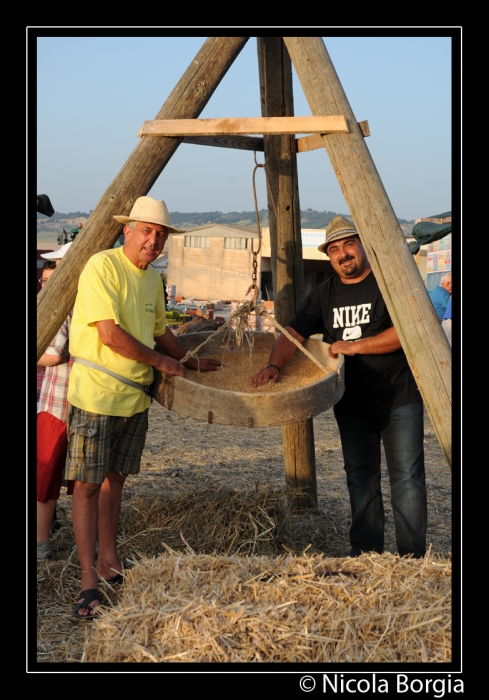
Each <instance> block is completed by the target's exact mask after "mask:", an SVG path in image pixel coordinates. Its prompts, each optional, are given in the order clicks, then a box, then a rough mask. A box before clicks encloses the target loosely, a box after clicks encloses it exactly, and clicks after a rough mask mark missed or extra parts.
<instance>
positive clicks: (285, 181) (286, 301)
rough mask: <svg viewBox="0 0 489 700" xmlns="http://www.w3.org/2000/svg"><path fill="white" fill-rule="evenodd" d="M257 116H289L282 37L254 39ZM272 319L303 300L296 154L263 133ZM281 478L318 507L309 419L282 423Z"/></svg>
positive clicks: (282, 139)
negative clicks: (258, 95)
mask: <svg viewBox="0 0 489 700" xmlns="http://www.w3.org/2000/svg"><path fill="white" fill-rule="evenodd" d="M258 65H259V75H260V95H261V108H262V114H263V115H264V116H265V117H275V116H277V117H280V116H281V117H291V116H292V115H293V114H294V101H293V93H292V65H291V62H290V58H289V55H288V54H287V51H286V49H285V45H284V43H283V41H282V39H281V37H258ZM264 143H265V158H266V163H267V168H266V169H267V175H268V180H269V183H270V188H269V190H268V217H269V225H270V247H271V263H272V278H273V293H274V304H275V317H276V319H277V321H278V322H279V323H280V324H282V325H283V326H284V325H285V324H286V323H287V322H288V321H289V320H290V319H291V318H292V316H293V315H294V314H295V312H296V311H297V309H298V308H299V306H300V304H301V303H302V301H303V298H304V272H303V262H302V238H301V218H300V204H299V187H298V174H297V155H296V147H295V139H294V138H293V136H264ZM282 438H283V445H284V467H285V482H286V485H287V487H288V488H289V489H291V490H292V489H293V491H294V492H296V493H297V490H300V491H301V492H302V493H301V495H296V494H295V495H293V496H292V498H291V502H292V503H293V505H295V506H297V507H305V508H316V507H317V484H316V461H315V453H314V430H313V421H312V418H309V419H307V420H305V421H300V422H299V423H293V424H291V425H284V426H282Z"/></svg>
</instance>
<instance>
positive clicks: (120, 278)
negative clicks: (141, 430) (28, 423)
mask: <svg viewBox="0 0 489 700" xmlns="http://www.w3.org/2000/svg"><path fill="white" fill-rule="evenodd" d="M107 319H112V320H113V321H114V322H115V323H116V324H117V325H118V326H120V327H121V328H123V329H124V330H125V331H127V332H128V333H129V334H130V335H132V336H133V337H134V338H136V339H137V340H139V341H140V342H141V343H143V344H144V345H147V346H148V347H150V348H152V347H153V346H154V338H155V337H158V336H160V335H163V333H164V332H165V328H166V314H165V296H164V291H163V283H162V280H161V277H160V276H159V275H158V273H157V272H156V270H155V269H154V268H153V267H151V265H150V266H149V267H148V268H147V269H146V270H140V269H139V268H137V267H136V266H135V265H133V264H132V263H131V262H130V261H129V260H128V258H127V257H126V255H125V253H124V250H123V248H122V247H121V248H114V249H112V250H105V251H103V252H101V253H97V254H95V255H93V256H92V257H91V258H90V260H89V261H88V262H87V264H86V266H85V268H84V270H83V272H82V274H81V275H80V281H79V283H78V294H77V298H76V302H75V307H74V310H73V319H72V322H71V331H70V340H69V350H70V354H71V355H74V356H75V357H80V358H83V359H85V360H90V361H91V362H96V363H97V364H99V365H102V366H103V367H107V369H110V370H111V371H112V372H116V373H117V374H120V375H122V376H123V377H126V378H127V379H131V380H132V381H134V382H138V384H144V385H149V384H151V382H152V381H153V368H152V367H151V366H150V365H147V364H145V363H143V362H136V361H135V360H130V359H128V358H126V357H122V355H118V354H117V353H116V352H114V351H113V350H111V349H110V348H108V347H107V346H106V345H104V344H103V343H102V341H101V340H100V336H99V334H98V331H97V328H96V326H95V323H96V322H97V321H104V320H107ZM68 401H69V402H70V403H71V404H72V405H73V406H76V407H77V408H81V409H84V410H85V411H91V412H92V413H100V414H102V415H107V416H125V417H130V416H133V415H135V414H136V413H140V412H141V411H144V410H145V409H146V408H148V406H149V405H150V398H149V396H148V395H147V394H145V393H144V392H143V391H140V390H139V389H135V388H133V387H130V386H128V385H127V384H124V383H123V382H121V381H120V380H118V379H116V378H115V377H111V376H110V375H109V374H105V372H101V371H99V370H96V369H92V368H91V367H86V366H85V365H82V364H79V363H78V362H75V363H74V365H73V368H72V370H71V375H70V383H69V386H68Z"/></svg>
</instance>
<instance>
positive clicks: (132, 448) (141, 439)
mask: <svg viewBox="0 0 489 700" xmlns="http://www.w3.org/2000/svg"><path fill="white" fill-rule="evenodd" d="M67 426H68V457H67V461H66V475H65V478H66V479H76V480H78V481H87V482H89V483H91V484H101V483H102V482H103V481H104V479H105V475H106V474H107V471H108V470H109V469H112V470H113V471H115V472H121V473H122V474H137V473H138V472H139V468H140V464H141V454H142V452H143V449H144V443H145V440H146V432H147V430H148V409H146V410H145V411H143V412H142V413H136V415H134V416H131V417H130V418H124V417H121V416H102V415H100V414H99V413H90V412H89V411H84V410H82V409H81V408H76V406H70V409H69V413H68V423H67Z"/></svg>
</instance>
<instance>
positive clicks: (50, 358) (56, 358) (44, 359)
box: [37, 353, 63, 367]
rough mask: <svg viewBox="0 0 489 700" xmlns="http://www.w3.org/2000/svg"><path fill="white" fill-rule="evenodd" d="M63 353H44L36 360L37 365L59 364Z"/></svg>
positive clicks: (49, 365)
mask: <svg viewBox="0 0 489 700" xmlns="http://www.w3.org/2000/svg"><path fill="white" fill-rule="evenodd" d="M62 359H63V355H50V354H49V353H44V355H41V357H40V358H39V359H38V361H37V366H38V367H54V366H55V365H59V364H60V362H61V360H62Z"/></svg>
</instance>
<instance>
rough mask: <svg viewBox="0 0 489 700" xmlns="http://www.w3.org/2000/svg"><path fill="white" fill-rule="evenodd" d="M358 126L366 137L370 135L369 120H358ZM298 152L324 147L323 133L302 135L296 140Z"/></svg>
mask: <svg viewBox="0 0 489 700" xmlns="http://www.w3.org/2000/svg"><path fill="white" fill-rule="evenodd" d="M358 126H359V127H360V130H361V132H362V134H363V135H364V137H365V138H366V137H367V136H370V128H369V126H368V121H367V120H366V119H365V121H363V122H358ZM295 145H296V148H297V153H304V152H305V151H317V150H318V149H319V148H324V142H323V139H322V138H321V134H313V135H312V136H302V137H301V138H300V139H296V142H295Z"/></svg>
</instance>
